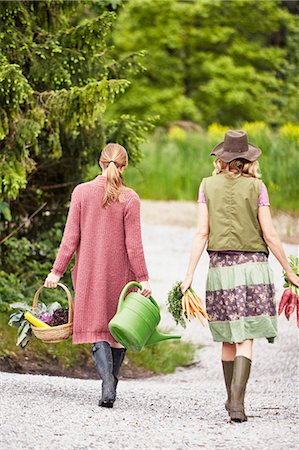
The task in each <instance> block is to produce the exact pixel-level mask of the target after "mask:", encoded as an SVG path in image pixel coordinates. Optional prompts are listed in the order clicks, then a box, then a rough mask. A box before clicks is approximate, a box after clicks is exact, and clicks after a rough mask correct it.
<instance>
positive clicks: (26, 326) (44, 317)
mask: <svg viewBox="0 0 299 450" xmlns="http://www.w3.org/2000/svg"><path fill="white" fill-rule="evenodd" d="M11 307H12V308H14V309H16V308H19V311H17V312H15V313H13V314H11V315H10V318H9V321H8V325H10V326H15V327H17V328H18V339H17V345H19V346H20V347H22V348H25V347H26V345H27V344H28V342H29V341H30V338H31V336H32V328H31V325H33V326H35V327H38V328H51V327H53V326H56V325H62V324H64V323H67V321H68V309H63V308H61V305H60V303H58V302H52V303H50V304H49V305H48V306H46V305H45V304H44V303H42V302H41V303H38V305H37V307H38V310H37V312H36V311H32V310H31V307H29V305H28V304H27V303H21V302H16V303H12V304H11Z"/></svg>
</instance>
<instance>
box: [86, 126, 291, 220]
mask: <svg viewBox="0 0 299 450" xmlns="http://www.w3.org/2000/svg"><path fill="white" fill-rule="evenodd" d="M242 127H243V128H245V129H246V127H247V128H248V133H249V138H250V141H251V142H253V143H254V144H256V145H257V146H259V147H260V148H261V149H262V152H263V153H262V156H261V157H260V166H261V171H262V179H263V181H264V182H265V183H266V185H267V188H268V192H269V196H270V202H271V206H272V207H273V208H274V209H278V210H284V211H288V212H298V211H299V202H298V198H299V183H298V174H299V152H298V147H299V146H298V137H297V136H292V135H289V136H288V135H285V134H282V133H279V132H275V133H274V132H273V131H270V130H269V128H268V127H267V126H266V125H265V124H263V123H255V124H243V126H242ZM297 128H298V130H299V127H297ZM297 128H296V129H297ZM182 131H183V130H182ZM224 131H225V129H224V128H223V127H221V126H218V130H217V126H216V130H215V126H213V127H211V130H210V131H208V132H201V133H186V132H184V131H183V133H181V132H179V133H171V132H170V133H168V134H167V133H166V132H164V131H160V132H157V133H156V135H154V136H153V137H152V138H151V140H150V141H149V142H148V143H147V144H145V145H143V154H144V157H143V160H142V161H141V163H140V164H139V165H138V167H132V166H129V167H128V169H127V170H126V172H125V180H126V183H127V185H128V186H130V187H132V188H133V189H135V190H136V191H137V192H138V194H139V195H140V197H141V198H144V199H152V200H193V201H195V200H196V199H197V195H198V187H199V184H200V182H201V180H202V178H203V177H208V176H210V175H211V174H212V171H213V159H212V157H210V156H209V155H210V152H211V150H212V148H213V147H214V145H215V144H217V143H218V142H219V141H221V140H222V139H223V135H224ZM97 173H98V167H96V166H95V167H93V168H91V170H90V173H89V175H90V177H93V176H95V175H96V174H97Z"/></svg>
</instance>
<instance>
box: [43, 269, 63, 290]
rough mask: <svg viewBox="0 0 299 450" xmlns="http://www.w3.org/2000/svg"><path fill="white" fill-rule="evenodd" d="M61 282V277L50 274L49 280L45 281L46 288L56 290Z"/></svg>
mask: <svg viewBox="0 0 299 450" xmlns="http://www.w3.org/2000/svg"><path fill="white" fill-rule="evenodd" d="M59 280H60V276H59V275H55V273H53V272H50V273H49V275H48V276H47V278H46V279H45V282H44V286H45V287H47V288H56V287H57V284H58V282H59Z"/></svg>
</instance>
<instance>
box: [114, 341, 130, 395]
mask: <svg viewBox="0 0 299 450" xmlns="http://www.w3.org/2000/svg"><path fill="white" fill-rule="evenodd" d="M111 350H112V356H113V375H114V384H115V389H116V387H117V384H118V378H117V377H118V374H119V371H120V368H121V365H122V363H123V361H124V358H125V354H126V351H127V349H126V348H113V347H111Z"/></svg>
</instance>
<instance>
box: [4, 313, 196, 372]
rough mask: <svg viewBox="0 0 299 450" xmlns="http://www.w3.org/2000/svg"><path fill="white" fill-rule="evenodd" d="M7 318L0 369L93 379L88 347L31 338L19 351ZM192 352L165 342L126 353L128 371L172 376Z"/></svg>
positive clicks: (6, 316)
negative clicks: (48, 342)
mask: <svg viewBox="0 0 299 450" xmlns="http://www.w3.org/2000/svg"><path fill="white" fill-rule="evenodd" d="M8 319H9V313H2V314H1V316H0V342H1V343H0V370H1V366H2V367H5V368H6V369H7V368H9V369H10V370H12V371H14V372H20V371H21V372H24V371H25V372H26V370H28V369H29V371H32V369H34V370H35V369H37V368H38V372H39V373H50V374H53V375H55V374H58V375H61V374H64V375H69V376H73V375H75V376H77V375H79V376H81V377H83V378H89V377H91V378H94V377H95V375H96V372H95V369H94V362H93V359H92V356H91V350H90V344H81V345H73V344H72V341H71V339H68V340H66V341H64V342H60V343H58V344H45V343H43V342H42V341H40V340H39V339H37V338H35V337H34V336H33V337H32V338H31V340H30V342H29V343H28V345H27V346H26V348H25V349H22V348H20V347H18V346H16V338H17V328H15V327H10V326H9V325H7V322H8ZM195 351H196V346H194V345H193V344H190V343H184V342H171V341H168V342H161V343H158V344H155V345H151V346H148V347H145V348H144V349H143V350H142V351H141V352H140V353H132V352H127V359H128V363H129V364H128V366H129V367H128V372H129V373H130V374H132V373H133V375H134V374H135V376H140V375H142V370H140V369H144V372H146V373H148V371H151V372H154V373H157V374H159V373H172V372H174V371H175V369H176V368H177V367H178V366H185V365H189V364H191V363H192V362H193V358H194V354H195ZM134 367H136V368H137V369H138V370H134ZM4 370H5V369H4ZM124 374H125V371H124Z"/></svg>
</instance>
